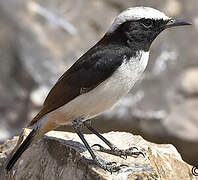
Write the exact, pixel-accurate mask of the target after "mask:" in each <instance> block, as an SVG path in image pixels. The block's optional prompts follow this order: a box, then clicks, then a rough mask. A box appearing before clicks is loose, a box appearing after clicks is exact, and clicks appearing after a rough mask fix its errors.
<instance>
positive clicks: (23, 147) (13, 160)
mask: <svg viewBox="0 0 198 180" xmlns="http://www.w3.org/2000/svg"><path fill="white" fill-rule="evenodd" d="M36 134H37V129H33V130H32V131H31V132H30V133H29V135H28V136H27V137H26V139H25V140H24V141H23V142H22V144H21V145H20V146H19V148H17V150H16V151H15V152H14V154H12V156H11V157H10V158H9V159H8V161H7V163H6V168H5V169H6V170H7V171H10V170H11V169H12V167H13V166H14V164H15V163H16V161H17V160H18V159H19V158H20V156H21V155H22V153H23V152H24V151H25V150H26V149H27V148H28V146H29V145H30V144H31V142H32V141H33V140H34V137H35V135H36Z"/></svg>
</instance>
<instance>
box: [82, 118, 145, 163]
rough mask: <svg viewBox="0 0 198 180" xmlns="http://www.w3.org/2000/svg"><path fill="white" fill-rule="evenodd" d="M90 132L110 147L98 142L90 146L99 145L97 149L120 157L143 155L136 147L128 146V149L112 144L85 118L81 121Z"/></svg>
mask: <svg viewBox="0 0 198 180" xmlns="http://www.w3.org/2000/svg"><path fill="white" fill-rule="evenodd" d="M83 124H84V125H85V126H86V127H87V128H88V129H89V130H90V131H91V132H93V133H94V134H95V135H96V136H98V137H99V138H100V139H101V140H102V141H104V142H105V144H107V146H109V148H110V149H107V148H105V147H103V146H101V145H100V144H94V145H93V146H92V147H94V146H98V147H99V151H101V152H106V153H109V154H113V155H117V156H120V157H122V158H125V159H126V158H127V156H133V157H138V156H139V155H143V156H144V153H142V152H141V151H138V148H137V147H130V148H128V149H125V150H122V149H119V148H117V147H116V146H115V145H113V144H112V143H111V142H110V141H109V140H107V139H106V138H105V137H104V136H102V135H101V134H100V133H99V132H98V131H97V130H96V129H94V128H93V127H92V126H91V121H90V120H87V121H85V122H84V123H83Z"/></svg>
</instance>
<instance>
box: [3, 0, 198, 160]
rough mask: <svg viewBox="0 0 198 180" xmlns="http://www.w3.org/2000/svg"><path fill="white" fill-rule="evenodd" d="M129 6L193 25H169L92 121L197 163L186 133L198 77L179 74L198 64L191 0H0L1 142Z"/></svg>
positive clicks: (191, 122) (197, 25) (191, 121)
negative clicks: (127, 83) (111, 103)
mask: <svg viewBox="0 0 198 180" xmlns="http://www.w3.org/2000/svg"><path fill="white" fill-rule="evenodd" d="M132 6H152V7H154V8H157V9H160V10H162V11H164V12H165V13H167V14H169V15H170V16H177V17H181V18H185V19H187V20H189V21H191V22H193V26H191V27H180V28H179V27H178V28H175V29H172V30H168V31H166V32H164V33H162V34H161V35H160V36H159V37H158V38H157V39H156V41H155V42H154V44H153V46H152V48H151V53H150V60H149V64H148V67H147V69H146V72H145V74H144V76H143V77H142V80H141V81H140V82H139V83H137V84H136V86H135V87H134V88H133V90H132V91H131V93H130V94H128V95H127V96H126V97H125V98H123V99H122V101H121V102H120V103H119V104H118V105H117V106H116V107H115V109H113V110H110V111H108V112H106V113H104V114H103V115H101V116H100V117H97V120H96V121H95V126H96V127H97V128H99V129H100V130H101V131H102V132H107V131H110V130H118V131H128V132H132V133H135V134H141V135H142V136H143V137H144V138H147V139H149V140H150V141H152V142H158V143H164V142H166V143H170V142H171V143H173V144H174V145H175V146H176V147H177V148H178V150H179V151H180V153H181V155H182V156H183V159H185V160H186V161H188V162H189V163H191V164H194V162H195V161H196V159H198V155H197V151H196V150H197V149H198V145H197V142H196V141H194V140H192V139H190V138H191V137H192V138H195V137H196V134H197V132H196V131H195V130H196V125H197V114H196V113H192V112H195V111H196V109H195V107H194V106H192V105H193V104H194V103H192V102H189V101H190V99H189V98H192V99H194V98H195V99H196V98H197V96H196V95H195V94H194V93H195V91H197V87H196V85H195V83H194V82H197V81H196V78H193V77H192V78H193V80H192V81H193V82H192V81H191V79H192V78H191V77H190V76H191V75H190V76H189V75H188V73H187V76H188V78H187V80H185V79H186V77H185V78H183V74H184V76H186V72H187V71H188V70H190V69H191V68H190V67H193V69H194V67H197V65H198V61H197V59H198V51H197V47H198V38H195V37H197V31H198V17H197V7H198V1H194V0H189V1H186V0H166V1H156V0H149V1H143V0H142V1H140V0H133V1H131V0H125V1H120V0H108V1H101V0H94V1H90V0H83V1H82V0H81V1H79V0H76V1H75V2H73V1H70V0H64V1H62V0H56V1H51V0H45V1H42V0H31V1H26V0H17V1H13V0H6V1H0V15H1V16H0V25H1V27H3V28H1V30H0V56H1V60H0V64H1V65H0V73H1V76H0V99H1V101H0V112H1V113H0V124H1V126H0V142H3V141H4V140H6V139H8V138H9V137H12V136H13V135H16V134H18V133H19V132H20V129H21V128H22V127H24V126H25V124H27V123H28V122H29V121H30V120H31V118H32V117H33V116H34V115H35V114H36V113H37V112H38V111H39V109H40V107H41V105H42V102H43V99H44V98H45V97H46V95H47V94H46V91H49V90H50V88H51V87H52V86H53V85H54V83H55V81H56V80H57V79H58V78H59V77H60V76H61V74H62V73H63V72H64V71H65V70H66V69H67V68H69V67H70V66H71V64H72V63H73V62H74V61H76V60H77V59H78V57H80V56H81V55H82V54H83V53H84V52H86V51H87V49H89V48H90V47H91V46H92V45H94V44H95V42H96V41H97V40H98V39H100V38H101V37H102V35H103V34H104V32H105V31H106V29H107V28H108V27H109V25H110V23H111V22H112V20H113V18H114V17H115V16H116V15H118V14H119V13H120V11H122V10H123V9H125V8H128V7H132ZM96 14H97V16H96ZM191 70H192V69H191ZM191 70H190V71H191ZM193 71H194V70H193ZM193 76H194V75H193ZM180 77H182V79H183V80H182V84H183V83H184V84H183V85H182V86H181V87H183V90H182V91H181V89H182V88H180V87H179V88H178V83H180V82H179V81H180ZM186 95H187V96H186ZM189 95H190V97H189ZM187 101H188V102H187ZM178 103H179V107H178V109H180V108H181V109H182V111H180V113H178V109H177V106H178ZM189 104H191V105H189ZM182 106H183V107H182ZM184 107H185V108H187V109H184ZM188 108H191V109H188ZM188 112H190V119H189V115H186V113H187V114H188ZM173 114H174V116H173ZM167 117H168V120H166V118H167ZM181 117H182V119H183V122H185V124H188V125H187V126H186V128H187V127H188V128H189V129H188V130H186V129H185V132H189V134H188V135H187V137H188V138H185V136H184V135H182V134H181V133H180V132H181V129H179V126H178V125H179V123H180V119H181ZM184 118H185V119H184ZM167 122H169V123H168V124H166V123H167ZM164 124H166V125H164ZM171 124H174V127H175V129H174V134H173V132H172V131H173V130H172V127H171ZM175 124H177V125H175ZM185 124H184V123H181V126H182V127H184V125H185ZM193 125H195V127H193ZM164 126H165V127H166V128H164ZM66 128H67V127H62V129H66ZM169 128H170V129H169ZM190 128H191V129H190ZM189 145H190V146H191V147H193V150H192V149H191V148H189Z"/></svg>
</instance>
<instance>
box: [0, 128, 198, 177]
mask: <svg viewBox="0 0 198 180" xmlns="http://www.w3.org/2000/svg"><path fill="white" fill-rule="evenodd" d="M104 136H105V137H106V138H107V139H110V140H111V141H112V142H114V143H115V145H117V146H118V147H119V148H121V149H125V148H129V147H132V146H137V147H138V148H139V149H140V150H141V151H143V152H144V153H145V154H146V157H143V156H139V157H138V158H134V157H128V158H127V160H125V159H122V158H120V157H116V156H114V155H109V154H106V153H102V152H97V151H96V153H97V154H98V155H100V156H101V157H102V158H103V159H105V160H106V161H115V162H117V164H126V165H128V166H129V167H123V169H121V170H120V172H117V173H112V174H111V173H109V172H106V171H104V170H102V169H100V168H98V167H96V166H95V165H92V164H89V163H88V161H86V160H85V159H91V157H90V155H89V153H88V152H87V150H86V148H85V147H84V145H83V144H82V143H81V141H80V139H79V138H78V136H77V135H76V134H75V133H68V132H60V131H51V132H49V133H48V134H47V135H46V136H45V137H43V138H41V139H40V140H39V141H37V142H36V143H34V144H32V145H31V146H30V148H28V149H27V150H26V151H25V152H24V153H23V155H22V157H21V158H20V159H19V160H18V161H17V163H16V165H15V166H14V168H13V169H12V171H11V172H10V173H9V174H6V172H5V170H4V168H3V164H4V163H5V159H6V157H7V155H8V154H9V153H10V151H11V150H12V149H13V147H14V144H16V141H17V139H18V137H14V138H13V139H11V140H8V141H7V142H5V143H4V144H2V145H0V179H2V180H4V179H5V180H7V179H9V180H21V179H22V180H25V179H28V180H29V179H30V180H37V179H42V180H54V179H59V180H65V179H67V180H81V179H83V180H84V179H85V180H95V179H100V180H107V179H117V180H121V179H127V180H129V179H130V180H148V179H149V180H150V179H163V180H170V179H171V180H173V179H178V180H180V179H185V180H188V179H189V180H190V179H196V177H193V176H192V174H191V168H192V167H191V166H190V165H188V164H187V163H185V162H184V161H183V160H182V159H181V156H180V154H179V153H178V152H177V150H176V149H175V147H174V146H172V145H169V144H163V145H158V144H154V143H150V142H147V141H145V140H144V139H143V138H142V137H140V136H134V135H132V134H130V133H124V132H110V133H106V134H104ZM85 138H86V139H87V141H88V142H89V144H90V145H93V144H95V143H99V144H101V145H104V146H105V144H104V143H103V142H102V141H101V140H100V139H98V138H97V137H96V136H95V135H93V134H91V135H89V134H87V135H85ZM197 179H198V178H197Z"/></svg>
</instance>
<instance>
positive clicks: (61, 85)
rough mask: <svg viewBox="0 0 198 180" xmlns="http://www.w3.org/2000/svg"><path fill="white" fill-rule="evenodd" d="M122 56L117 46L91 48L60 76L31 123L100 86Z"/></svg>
mask: <svg viewBox="0 0 198 180" xmlns="http://www.w3.org/2000/svg"><path fill="white" fill-rule="evenodd" d="M122 58H123V56H122V57H121V55H120V53H119V55H118V53H117V50H116V49H115V48H111V47H109V48H105V49H104V48H102V49H101V48H100V50H99V49H98V48H92V49H90V50H89V51H88V52H87V53H85V54H84V55H83V56H82V57H81V58H80V59H79V60H78V61H76V62H75V63H74V64H73V65H72V66H71V67H70V68H69V69H68V70H67V71H66V72H65V73H64V74H63V75H62V76H61V77H60V79H59V80H58V81H57V83H56V84H55V85H54V87H53V88H52V89H51V91H50V92H49V94H48V96H47V98H46V100H45V102H44V105H43V108H42V109H41V111H40V112H39V113H38V115H37V116H36V117H35V118H34V119H33V120H32V121H31V122H30V124H29V125H30V126H31V125H33V124H34V123H35V122H36V121H37V120H39V119H40V118H41V117H43V116H44V115H45V114H47V113H49V112H51V111H53V110H55V109H57V108H59V107H61V106H63V105H64V104H67V103H68V102H70V101H71V100H73V99H74V98H76V97H77V96H79V95H80V94H82V93H86V92H89V91H91V90H92V89H93V88H95V87H96V86H98V85H99V84H100V83H101V82H103V81H104V80H105V79H107V78H108V77H110V76H111V75H112V74H113V72H114V71H115V70H116V69H117V68H118V67H119V66H120V65H121V64H122Z"/></svg>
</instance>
